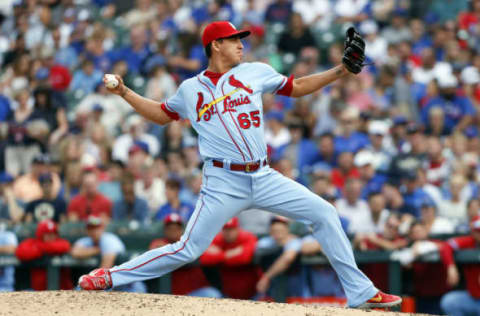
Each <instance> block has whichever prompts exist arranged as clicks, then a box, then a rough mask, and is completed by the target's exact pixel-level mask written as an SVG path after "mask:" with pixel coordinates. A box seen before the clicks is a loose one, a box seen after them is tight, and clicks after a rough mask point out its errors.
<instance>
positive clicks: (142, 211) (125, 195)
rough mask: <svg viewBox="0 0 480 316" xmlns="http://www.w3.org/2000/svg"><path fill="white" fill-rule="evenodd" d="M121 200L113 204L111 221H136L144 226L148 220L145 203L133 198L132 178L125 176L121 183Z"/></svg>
mask: <svg viewBox="0 0 480 316" xmlns="http://www.w3.org/2000/svg"><path fill="white" fill-rule="evenodd" d="M121 188H122V198H121V199H120V200H118V201H116V202H115V203H114V204H113V210H112V220H114V221H132V220H134V221H137V222H138V223H140V224H146V222H147V220H149V217H148V215H149V209H148V204H147V201H145V200H144V199H141V198H139V197H136V196H135V192H134V178H133V176H132V175H125V176H123V178H122V182H121Z"/></svg>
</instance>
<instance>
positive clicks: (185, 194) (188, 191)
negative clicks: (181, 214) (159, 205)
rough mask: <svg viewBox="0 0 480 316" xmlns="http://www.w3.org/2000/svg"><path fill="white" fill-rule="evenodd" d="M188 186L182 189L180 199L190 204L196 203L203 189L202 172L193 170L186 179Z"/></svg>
mask: <svg viewBox="0 0 480 316" xmlns="http://www.w3.org/2000/svg"><path fill="white" fill-rule="evenodd" d="M186 182H187V183H186V186H184V187H183V188H182V190H181V191H180V196H179V198H180V200H182V201H184V202H185V203H188V204H190V205H196V204H197V201H198V198H199V197H200V191H201V189H202V174H201V173H200V172H199V171H193V172H192V173H191V175H190V176H188V178H187V180H186Z"/></svg>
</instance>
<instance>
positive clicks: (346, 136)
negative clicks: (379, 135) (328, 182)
mask: <svg viewBox="0 0 480 316" xmlns="http://www.w3.org/2000/svg"><path fill="white" fill-rule="evenodd" d="M359 119H360V112H359V111H358V109H356V108H354V107H349V108H347V109H345V110H343V112H342V114H341V116H340V121H339V123H340V124H339V126H338V129H339V133H338V134H337V135H336V137H335V139H334V142H335V150H337V151H338V152H352V153H354V152H357V151H358V150H360V149H362V148H363V147H365V146H367V145H368V144H369V140H368V138H367V136H365V134H363V133H360V132H358V131H357V128H358V126H359ZM339 159H340V158H339Z"/></svg>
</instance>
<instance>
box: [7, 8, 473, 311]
mask: <svg viewBox="0 0 480 316" xmlns="http://www.w3.org/2000/svg"><path fill="white" fill-rule="evenodd" d="M213 20H228V21H230V22H232V23H233V24H234V25H236V26H237V27H238V28H249V29H250V30H251V31H252V34H251V36H249V37H247V38H245V40H244V46H245V60H246V61H263V62H266V63H269V64H270V65H272V66H273V67H274V68H275V69H276V70H277V71H278V72H281V73H283V74H285V75H294V76H295V77H296V78H298V77H302V76H305V75H309V74H311V73H315V72H319V71H322V70H325V69H328V68H329V67H331V66H334V65H337V64H339V63H341V58H342V54H343V39H344V38H343V36H344V32H345V30H346V28H347V27H348V26H350V25H355V26H356V28H357V30H358V31H359V32H360V33H361V34H362V35H363V36H364V38H365V41H366V55H367V62H368V66H366V67H365V68H364V70H363V72H362V73H361V74H359V75H358V76H347V77H345V78H343V79H341V80H338V81H336V82H335V83H333V84H331V85H330V86H329V87H327V88H325V89H323V90H321V91H318V92H317V93H314V94H312V95H310V96H307V97H303V98H299V99H290V98H287V97H284V96H279V95H265V96H264V109H263V111H264V120H265V133H266V142H267V145H268V152H269V158H270V164H271V166H272V167H274V168H275V169H277V170H278V171H279V172H281V173H282V174H284V175H285V176H287V177H290V178H292V179H295V180H296V181H299V182H300V183H302V184H304V185H305V186H307V187H309V188H310V189H311V190H312V191H314V192H315V193H316V194H318V195H320V196H321V197H323V198H324V199H326V200H328V201H329V202H331V203H333V204H334V205H335V206H336V207H337V209H338V213H339V215H340V217H341V221H342V225H343V227H344V229H345V231H346V232H347V233H348V234H349V235H351V236H352V242H353V244H354V246H355V247H357V248H358V249H360V250H368V249H386V250H396V249H402V248H404V247H410V246H414V245H416V243H415V242H416V241H428V240H430V239H432V238H434V237H435V236H438V235H442V234H447V235H448V234H450V235H451V234H462V235H465V234H467V235H468V234H469V233H470V231H471V230H472V234H473V235H472V236H474V237H475V238H476V239H475V240H476V243H475V242H473V243H472V244H471V247H472V248H474V247H478V245H479V244H478V242H479V240H480V238H479V236H478V235H475V232H474V231H475V230H474V229H472V227H477V228H478V226H474V225H477V224H475V223H478V220H476V219H477V217H476V216H478V215H479V214H480V213H479V211H480V196H479V190H480V186H479V182H478V174H479V172H480V169H479V168H480V164H479V163H480V161H479V158H480V156H479V154H480V141H479V139H480V138H479V134H480V129H479V128H480V111H479V110H480V40H479V39H480V0H423V1H413V0H382V1H380V0H377V1H376V0H337V1H333V0H295V1H290V0H256V1H253V0H209V1H200V0H183V1H182V0H136V1H120V0H2V1H1V3H0V64H1V72H0V169H1V170H3V172H2V173H1V174H0V221H2V222H3V223H7V224H8V225H16V224H22V223H33V224H35V223H39V222H41V221H44V220H51V221H52V223H53V224H52V225H54V226H56V225H58V224H63V223H68V222H75V221H84V222H86V223H87V224H88V223H90V221H89V218H91V217H92V216H93V218H96V219H93V220H92V221H93V222H95V221H97V220H99V221H101V224H100V223H99V224H95V225H93V224H92V223H90V224H91V225H93V226H96V225H97V226H98V225H99V226H101V227H104V226H105V225H108V224H109V223H110V224H112V223H116V222H117V223H118V222H129V223H130V224H132V223H133V224H132V225H133V226H135V227H142V226H145V227H146V226H149V225H153V224H155V223H164V222H165V223H167V222H168V223H171V222H175V223H181V224H183V223H185V222H186V221H187V220H188V218H189V217H190V215H191V214H192V212H193V210H194V207H195V204H196V200H197V197H198V194H199V193H200V190H201V183H202V175H201V168H202V161H201V157H199V154H198V150H197V136H196V134H195V132H194V131H193V129H192V128H191V126H190V124H189V122H188V121H175V122H172V123H171V124H169V125H168V126H165V127H161V126H156V125H154V124H151V123H149V122H147V121H145V120H144V119H143V118H142V117H140V116H139V115H138V114H136V113H135V112H134V111H132V109H131V108H130V106H129V105H128V104H127V103H126V102H125V101H124V100H123V99H122V98H121V97H119V96H116V95H112V94H109V93H108V92H107V90H106V88H105V87H104V85H103V84H102V83H101V79H102V76H103V74H104V73H115V74H118V75H120V76H122V77H123V78H124V81H125V83H126V84H127V85H128V86H129V87H131V88H132V89H133V90H135V91H137V92H138V93H140V94H142V95H144V96H146V97H148V98H151V99H154V100H157V101H160V102H161V101H164V100H165V99H166V98H168V97H170V96H171V95H172V94H173V93H174V92H175V90H176V88H177V86H178V85H179V84H180V83H181V81H182V80H184V79H186V78H189V77H190V76H193V75H195V74H196V73H198V72H200V71H201V70H203V69H205V68H206V66H207V58H206V56H205V54H204V52H203V47H202V45H201V42H200V38H201V32H202V30H203V28H204V26H205V25H206V24H207V23H208V22H210V21H213ZM319 211H321V210H319ZM252 214H255V216H252ZM172 215H175V216H178V217H175V216H174V218H175V219H174V220H172ZM95 223H96V222H95ZM282 223H284V220H283V219H278V218H276V217H272V216H271V215H269V214H268V213H265V212H262V211H260V210H249V211H246V212H244V213H242V214H240V215H239V218H238V219H236V220H235V223H233V224H231V225H233V226H234V227H235V228H237V227H241V229H242V232H244V233H242V234H240V236H242V238H244V239H245V240H247V241H252V240H253V239H255V242H254V244H253V246H249V247H250V248H249V249H250V252H251V253H249V254H248V255H245V254H243V252H242V251H240V250H238V249H237V248H236V246H235V247H234V246H232V244H231V243H232V242H233V241H234V240H236V238H237V237H238V236H237V237H235V238H233V237H232V236H229V237H228V234H227V235H225V236H224V237H218V238H217V239H218V240H217V239H215V241H214V244H213V245H212V247H213V249H210V248H209V251H207V253H206V257H205V258H203V259H202V260H201V262H204V263H205V264H206V265H217V264H223V268H222V269H221V274H222V278H227V279H228V278H229V277H232V272H231V269H232V266H233V267H236V266H242V265H244V264H246V263H248V262H250V261H249V260H251V258H252V257H251V256H250V254H253V253H255V251H260V252H262V251H263V250H265V249H269V248H272V249H273V248H275V247H274V246H275V245H276V246H279V247H280V248H282V249H283V252H284V255H282V256H281V257H280V258H281V259H282V260H283V261H282V263H281V264H277V265H275V264H273V265H272V266H271V267H273V269H274V271H271V270H268V269H267V268H265V269H263V274H262V272H261V270H259V271H257V270H256V268H251V267H250V268H249V269H251V271H250V270H248V269H247V270H245V274H249V273H250V274H249V275H250V277H245V278H243V280H244V281H245V282H246V283H248V282H251V283H252V284H255V286H254V288H253V290H251V292H248V291H247V292H245V293H247V294H245V293H243V294H242V295H243V296H242V297H244V298H247V297H248V298H251V297H253V296H254V295H255V293H257V292H259V293H263V294H265V293H267V292H268V287H269V285H270V279H272V277H273V276H275V275H277V274H279V273H280V272H279V270H275V268H278V267H279V266H280V267H283V268H284V269H283V270H282V271H281V272H284V271H285V270H287V268H285V267H288V266H290V265H291V264H293V263H294V262H296V260H298V257H297V254H298V253H300V252H303V251H305V254H307V253H317V252H319V251H320V250H321V247H320V245H318V244H316V243H315V242H314V241H313V240H311V239H309V238H308V235H307V237H302V238H303V239H300V237H298V236H294V235H291V234H290V233H288V230H287V231H282V228H280V229H279V230H280V231H281V233H280V235H281V237H278V236H277V237H278V238H277V237H275V233H278V230H275V229H274V228H276V226H278V225H276V224H282ZM478 225H480V224H478ZM47 226H49V225H47ZM165 226H168V225H165ZM180 226H181V225H180ZM287 226H288V225H287ZM39 227H40V226H39ZM39 229H40V228H39ZM44 229H45V228H44ZM4 233H5V234H6V237H0V253H8V252H10V253H11V252H12V251H13V252H14V251H15V249H13V250H12V247H11V246H8V245H14V244H16V237H15V235H11V234H7V232H4ZM165 233H167V230H165ZM252 233H253V235H252V236H250V235H248V234H252ZM269 234H270V235H272V236H271V238H270V239H267V240H264V241H262V240H260V241H259V242H258V243H257V242H256V237H255V236H259V235H262V236H268V235H269ZM282 234H284V235H285V234H286V235H285V236H284V235H282ZM7 235H8V236H7ZM40 235H41V236H43V234H40ZM47 235H48V234H47ZM0 236H1V235H0ZM219 236H220V235H219ZM159 237H161V236H159ZM177 237H178V236H176V235H174V236H173V237H172V236H170V237H168V236H166V237H165V238H166V239H163V241H158V242H157V243H156V245H160V244H161V243H162V242H163V243H165V242H172V241H174V240H175V238H177ZM2 238H3V239H2ZM37 238H40V237H39V235H38V231H37ZM42 238H43V237H42ZM52 238H53V237H52ZM238 238H240V237H238ZM266 238H268V237H266ZM472 238H473V237H472ZM47 239H48V238H47ZM97 239H98V238H97ZM107 239H108V240H110V241H108V242H107V241H104V242H103V243H104V244H105V245H106V244H112V246H111V247H112V248H114V249H116V250H115V251H112V252H109V251H107V252H106V253H113V252H115V253H116V252H118V251H120V250H121V249H122V247H121V246H119V244H121V240H120V239H118V238H117V239H118V240H115V238H114V237H112V238H109V237H108V238H107ZM4 240H5V242H4ZM112 240H113V241H112ZM7 241H9V242H7ZM247 241H245V242H247ZM78 243H79V244H78V245H77V244H76V246H78V247H80V245H83V246H84V247H87V246H88V245H90V244H91V245H93V246H92V247H93V248H94V250H91V251H86V252H85V251H83V250H78V247H77V250H75V251H74V249H76V246H75V245H74V246H73V249H72V250H71V251H72V254H76V255H77V256H78V257H85V256H86V254H88V255H91V254H94V255H98V254H99V253H101V251H103V250H102V249H103V248H102V247H104V248H107V249H109V246H105V245H104V246H101V245H100V246H99V245H98V241H93V242H92V241H90V242H87V241H82V242H80V241H79V242H78ZM3 244H5V245H6V246H2V245H3ZM60 244H61V243H60ZM420 244H422V245H424V244H426V245H427V246H423V247H420V248H421V249H422V250H421V251H418V249H417V248H418V247H417V248H415V247H411V248H406V249H410V251H403V252H398V253H397V258H398V259H399V260H401V261H402V262H404V263H405V265H406V266H411V263H412V261H413V260H414V258H415V256H416V255H418V254H419V253H423V252H429V251H430V250H431V249H437V248H438V249H440V250H442V249H444V247H447V248H448V247H450V246H451V245H456V244H455V243H452V242H446V243H440V242H438V243H437V242H432V243H428V242H427V243H420ZM255 245H256V246H255ZM445 245H447V246H445ZM448 245H450V246H448ZM63 247H64V248H62V247H60V248H62V249H60V250H62V251H64V252H68V251H70V246H69V245H68V247H66V245H65V244H63ZM212 247H211V248H212ZM452 247H453V248H452V249H457V248H458V247H454V246H452ZM54 248H55V247H54ZM67 248H68V249H67ZM100 248H102V249H100ZM123 248H124V246H123ZM19 249H20V248H19ZM235 249H237V250H235ZM241 249H243V250H245V247H241ZM262 249H263V250H262ZM412 249H413V250H412ZM448 249H450V248H448ZM57 250H59V249H57ZM57 250H56V251H57ZM229 251H230V252H229ZM266 252H267V253H268V251H266ZM447 252H448V251H447ZM27 253H28V251H27ZM209 253H210V254H209ZM239 253H242V254H243V255H245V256H246V257H242V258H243V259H242V258H241V259H238V258H237V256H239ZM208 254H209V255H208ZM232 256H233V258H234V259H235V258H236V259H238V260H237V261H236V260H230V259H231V258H230V257H232ZM27 257H28V256H27ZM245 258H247V259H245ZM442 258H443V257H442ZM242 260H243V261H242ZM445 262H447V261H445ZM448 262H449V264H446V263H445V264H444V265H443V266H440V267H439V269H444V270H445V271H444V275H445V280H444V281H445V283H444V285H445V286H444V287H441V286H438V287H436V288H435V289H436V290H437V291H436V292H435V293H423V292H422V291H421V290H418V289H417V290H418V291H420V292H418V291H417V290H414V292H415V291H417V292H416V294H417V296H422V295H423V296H424V297H427V298H429V299H426V303H425V304H426V305H428V304H430V303H431V305H435V304H437V305H438V302H439V297H441V296H442V295H443V294H444V293H446V292H447V291H448V290H449V289H451V288H453V287H454V286H455V285H456V284H457V283H458V282H459V277H458V275H459V272H458V270H454V269H453V268H451V267H452V265H453V266H454V263H452V262H451V261H448ZM287 263H288V264H287ZM102 264H105V266H108V265H112V264H113V261H112V259H111V258H110V260H107V261H106V262H103V261H102ZM370 268H371V267H370ZM377 268H378V267H377ZM384 268H385V266H384V267H383V268H381V269H384ZM252 269H253V270H252ZM296 269H297V270H298V271H302V272H298V271H297V270H295V269H294V268H292V269H290V270H289V271H290V272H291V275H292V276H295V277H297V278H301V277H300V276H299V273H300V274H301V275H303V277H305V275H306V274H308V275H309V277H311V278H313V279H312V280H316V279H315V278H316V277H318V278H319V280H320V279H321V278H323V279H321V280H320V281H318V282H316V281H311V282H309V284H310V286H309V290H308V291H306V290H305V287H302V286H295V284H297V285H298V282H299V281H298V279H297V280H296V279H295V277H292V279H291V282H293V283H292V284H293V285H292V286H290V287H289V288H291V289H297V290H296V292H295V295H296V296H302V295H303V296H306V295H307V294H305V293H306V292H310V294H308V295H327V294H331V295H337V296H339V295H340V294H339V293H341V287H340V286H339V285H338V280H336V279H335V277H334V275H333V274H332V273H333V272H332V271H331V270H328V269H326V270H325V269H324V268H321V267H318V268H312V269H311V271H308V273H307V272H305V271H304V270H302V269H300V268H296ZM365 269H366V270H368V269H367V268H365ZM375 269H376V268H375ZM237 270H238V269H237ZM269 271H270V272H269ZM295 271H297V272H298V273H295ZM312 271H313V272H315V273H313V272H312ZM413 271H416V272H413V273H414V274H415V275H418V276H423V277H424V278H425V275H428V274H425V273H423V272H419V271H421V269H420V270H418V271H417V270H415V269H413ZM455 271H456V272H455ZM197 272H198V271H197ZM197 272H195V273H197ZM252 273H253V274H252ZM455 273H456V274H455ZM373 274H375V273H373ZM174 275H175V274H174ZM252 275H256V276H257V279H256V278H255V277H252ZM262 275H263V276H266V277H262ZM312 275H316V276H314V277H312ZM44 277H45V276H44ZM177 277H178V278H179V280H182V279H181V278H182V276H177ZM432 277H433V276H432ZM174 278H175V276H174ZM433 278H435V277H433ZM200 279H201V278H200ZM200 279H199V280H200ZM327 279H328V280H330V281H329V282H330V283H331V284H332V285H331V286H330V290H332V293H322V291H323V290H325V286H322V282H327V281H324V280H327ZM438 279H439V278H437V280H438ZM478 279H479V278H478V275H477V280H478ZM202 280H203V279H202ZM252 280H253V281H252ZM322 280H323V281H322ZM428 280H429V279H428ZM204 281H205V282H207V281H206V280H204ZM383 281H385V280H383ZM383 281H382V280H380V281H378V282H383ZM440 281H441V280H440ZM440 281H439V282H440ZM36 282H40V283H41V282H42V280H40V281H38V280H37V281H36ZM43 282H44V281H43ZM179 282H180V283H181V281H179ZM225 283H228V282H225ZM418 283H419V284H420V283H421V281H418ZM467 283H468V281H467ZM477 283H478V282H477ZM0 284H1V283H0ZM35 284H37V285H38V284H39V283H35ZM334 284H336V285H334ZM43 285H44V284H43ZM381 286H388V285H387V284H385V283H383V285H379V287H381ZM471 286H473V288H474V290H472V288H469V293H470V294H469V295H473V296H470V298H472V297H473V298H474V303H475V298H476V302H477V304H480V303H478V299H479V298H480V283H478V284H473V285H471ZM38 288H41V286H39V287H38ZM174 288H175V285H174ZM199 288H200V287H199ZM189 290H190V289H189ZM235 290H236V289H224V293H223V294H224V295H225V293H229V291H233V292H235ZM472 291H473V292H472ZM188 292H189V291H187V290H185V289H183V290H178V291H177V293H181V294H186V293H188ZM233 292H232V293H233ZM427 292H428V291H427ZM206 293H209V294H210V295H217V294H218V293H217V294H215V291H214V290H212V289H208V288H207V290H206ZM212 293H213V294H212ZM422 293H423V294H422ZM230 295H231V296H233V297H235V295H237V294H230ZM237 296H238V295H237ZM467 296H468V295H467ZM430 298H433V299H431V300H430ZM450 301H456V300H450ZM432 302H433V303H432ZM448 302H449V301H448V300H447V303H448ZM472 304H473V303H472ZM450 305H451V304H450ZM472 306H473V305H472ZM476 306H478V305H476ZM428 308H429V307H426V310H427V311H429V310H428ZM432 308H433V307H432ZM446 308H448V306H447V307H444V310H445V309H446ZM478 308H480V307H478Z"/></svg>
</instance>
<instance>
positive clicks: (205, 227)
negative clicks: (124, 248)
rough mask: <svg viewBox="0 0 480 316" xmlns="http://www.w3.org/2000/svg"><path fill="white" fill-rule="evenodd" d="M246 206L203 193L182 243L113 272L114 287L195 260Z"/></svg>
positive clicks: (145, 256) (163, 248)
mask: <svg viewBox="0 0 480 316" xmlns="http://www.w3.org/2000/svg"><path fill="white" fill-rule="evenodd" d="M247 206H248V205H247V201H245V200H243V201H242V200H238V199H237V198H233V197H231V196H228V195H226V194H223V193H215V194H202V196H201V198H200V199H199V201H198V203H197V206H196V209H195V212H194V213H193V214H192V217H191V218H190V220H189V222H188V224H187V227H186V228H185V232H184V234H183V236H182V238H181V239H180V241H178V242H176V243H174V244H169V245H165V246H163V247H160V248H157V249H152V250H150V251H148V252H146V253H144V254H142V255H140V256H138V257H136V258H134V259H132V260H130V261H128V262H125V263H123V264H122V265H120V266H116V267H113V268H112V269H110V273H111V277H112V283H113V286H114V287H115V286H118V285H122V284H128V283H130V282H133V281H140V280H148V279H152V278H156V277H159V276H162V275H164V274H166V273H169V272H171V271H173V270H175V269H177V268H179V267H181V266H182V265H184V264H186V263H189V262H192V261H194V260H195V259H197V258H198V257H199V256H200V255H201V254H202V253H203V252H204V251H205V249H207V248H208V246H209V245H210V243H211V242H212V240H213V238H214V237H215V235H216V234H217V233H218V232H219V231H220V230H221V228H222V226H223V225H224V224H225V223H226V222H227V221H228V220H229V219H230V218H231V217H233V216H234V215H235V214H236V213H238V212H239V211H240V210H241V209H243V208H245V207H247Z"/></svg>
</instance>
